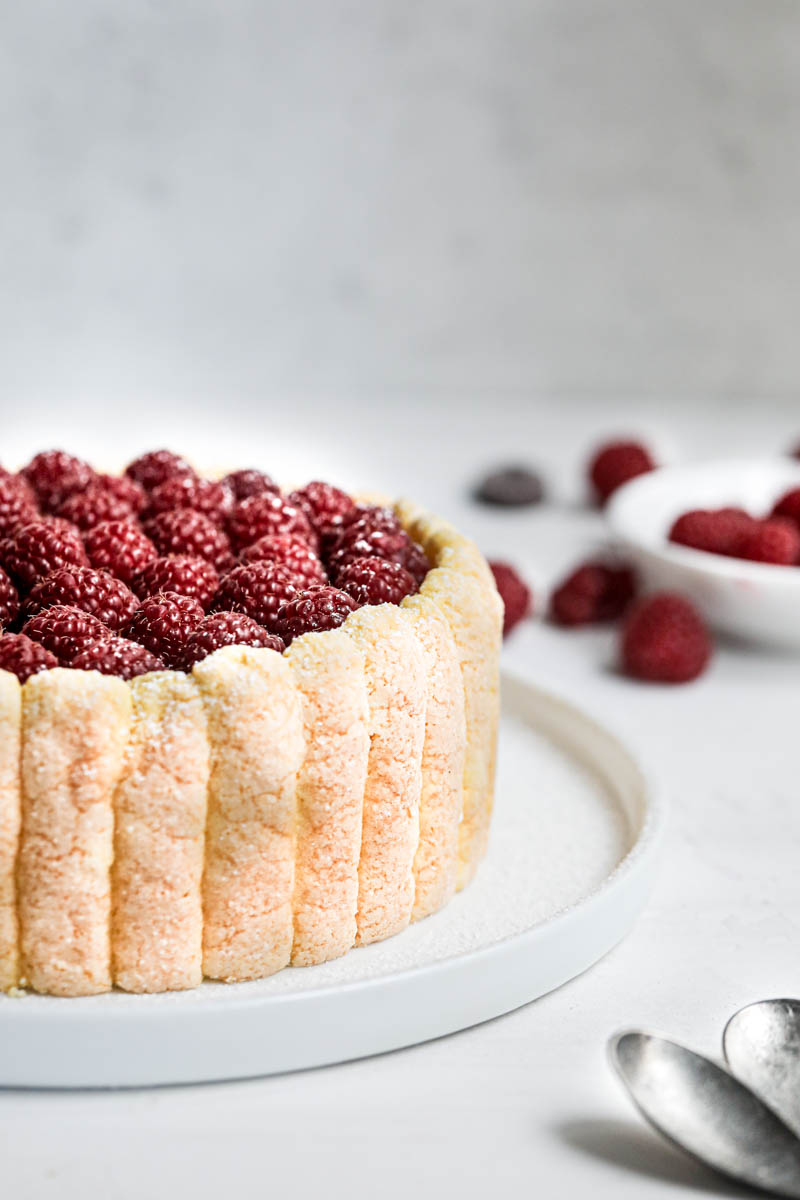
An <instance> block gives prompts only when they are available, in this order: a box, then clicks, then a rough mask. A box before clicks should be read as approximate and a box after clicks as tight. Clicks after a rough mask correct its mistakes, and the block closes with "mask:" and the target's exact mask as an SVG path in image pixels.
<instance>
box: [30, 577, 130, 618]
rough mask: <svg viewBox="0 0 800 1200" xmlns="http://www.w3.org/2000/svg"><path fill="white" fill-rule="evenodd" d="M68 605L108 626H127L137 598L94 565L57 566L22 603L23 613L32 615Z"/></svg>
mask: <svg viewBox="0 0 800 1200" xmlns="http://www.w3.org/2000/svg"><path fill="white" fill-rule="evenodd" d="M56 605H71V606H72V607H73V608H79V609H81V611H82V612H87V613H91V614H92V616H93V617H97V618H98V619H99V620H101V621H102V622H103V624H104V625H106V626H107V627H108V628H109V629H113V630H117V629H121V628H122V626H123V625H127V623H128V621H130V619H131V617H132V616H133V614H134V613H135V612H136V609H137V608H138V607H139V601H138V600H137V598H136V597H135V596H134V594H133V592H132V591H131V590H130V589H129V588H128V587H126V586H125V584H124V583H123V582H122V580H121V579H115V577H114V576H113V575H109V573H108V571H95V569H94V567H59V569H58V570H57V571H51V573H50V574H49V575H46V576H45V577H44V579H40V580H39V582H38V583H37V584H36V586H35V587H34V588H33V589H32V590H31V593H30V595H29V596H28V599H27V601H26V603H25V615H26V616H27V617H32V616H34V615H35V614H36V613H39V612H43V611H44V610H45V609H46V608H54V607H55V606H56Z"/></svg>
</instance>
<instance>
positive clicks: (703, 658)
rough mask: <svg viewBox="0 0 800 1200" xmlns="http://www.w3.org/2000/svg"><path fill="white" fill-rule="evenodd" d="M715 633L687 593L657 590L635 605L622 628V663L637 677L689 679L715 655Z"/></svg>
mask: <svg viewBox="0 0 800 1200" xmlns="http://www.w3.org/2000/svg"><path fill="white" fill-rule="evenodd" d="M711 651H712V645H711V637H710V635H709V632H708V629H707V628H706V625H705V622H704V621H703V619H702V617H701V616H700V614H699V613H698V611H697V609H696V608H695V607H694V606H693V605H692V604H690V603H689V601H688V600H686V599H685V598H684V597H683V596H679V595H676V594H675V593H673V592H656V593H655V594H654V595H651V596H645V597H644V599H643V600H640V601H639V602H638V603H637V604H636V605H634V607H633V608H632V609H631V612H630V614H629V615H628V617H627V619H626V621H625V624H624V626H623V629H622V639H621V656H622V665H623V668H624V670H625V671H626V672H627V674H628V675H632V676H633V677H634V678H635V679H647V680H652V681H653V682H656V683H688V682H689V680H691V679H696V678H697V676H698V675H701V674H702V673H703V671H704V670H705V668H706V666H707V665H708V662H709V659H710V658H711Z"/></svg>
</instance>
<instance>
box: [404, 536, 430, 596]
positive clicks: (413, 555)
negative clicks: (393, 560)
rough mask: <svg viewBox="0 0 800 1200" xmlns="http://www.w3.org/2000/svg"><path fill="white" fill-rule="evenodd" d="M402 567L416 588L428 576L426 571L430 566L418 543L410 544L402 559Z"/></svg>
mask: <svg viewBox="0 0 800 1200" xmlns="http://www.w3.org/2000/svg"><path fill="white" fill-rule="evenodd" d="M403 566H404V567H405V569H406V570H407V571H408V573H409V574H410V575H413V577H414V580H415V582H416V584H417V587H419V585H420V584H421V583H422V581H423V579H424V578H425V576H426V575H427V574H428V571H430V569H431V564H430V563H429V562H428V556H427V554H426V553H425V551H424V550H423V549H422V546H420V544H419V543H418V542H411V544H410V546H409V548H408V550H407V551H406V554H405V555H404V557H403Z"/></svg>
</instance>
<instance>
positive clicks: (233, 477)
mask: <svg viewBox="0 0 800 1200" xmlns="http://www.w3.org/2000/svg"><path fill="white" fill-rule="evenodd" d="M222 482H223V483H227V485H228V487H229V488H230V489H231V491H232V492H233V496H234V499H235V500H246V499H247V497H248V496H260V495H261V493H262V492H276V493H278V494H280V490H281V489H280V488H279V487H278V485H277V483H276V482H275V480H274V479H272V478H271V477H270V476H269V475H265V474H264V472H263V471H255V470H253V469H251V468H248V469H246V470H244V471H231V473H230V475H226V476H225V478H224V479H223V481H222Z"/></svg>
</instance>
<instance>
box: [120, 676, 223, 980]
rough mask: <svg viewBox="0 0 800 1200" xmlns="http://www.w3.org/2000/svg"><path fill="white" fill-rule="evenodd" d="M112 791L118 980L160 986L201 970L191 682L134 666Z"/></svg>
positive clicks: (201, 764) (201, 752)
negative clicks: (124, 740)
mask: <svg viewBox="0 0 800 1200" xmlns="http://www.w3.org/2000/svg"><path fill="white" fill-rule="evenodd" d="M130 688H131V697H132V700H133V711H132V719H131V734H130V740H129V743H128V750H127V753H126V755H125V763H124V767H123V772H122V777H121V779H120V782H119V784H118V786H117V790H116V794H115V797H114V865H113V868H112V872H111V885H112V886H111V892H112V905H111V962H112V975H113V980H114V983H115V984H116V985H117V987H121V988H124V989H125V991H127V992H164V991H171V990H178V989H180V988H190V987H195V986H196V985H197V984H198V983H200V982H201V980H202V977H203V908H202V900H201V882H202V875H203V849H204V840H205V823H206V789H207V786H208V773H209V763H208V759H209V752H208V740H207V736H206V717H205V711H204V709H203V703H202V701H201V699H200V694H199V691H198V688H197V685H196V684H195V683H194V681H193V680H192V679H190V678H188V677H187V676H186V675H183V674H182V673H178V672H175V671H159V672H157V673H155V674H152V675H140V676H139V677H138V678H137V679H133V680H132V681H131V684H130Z"/></svg>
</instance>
